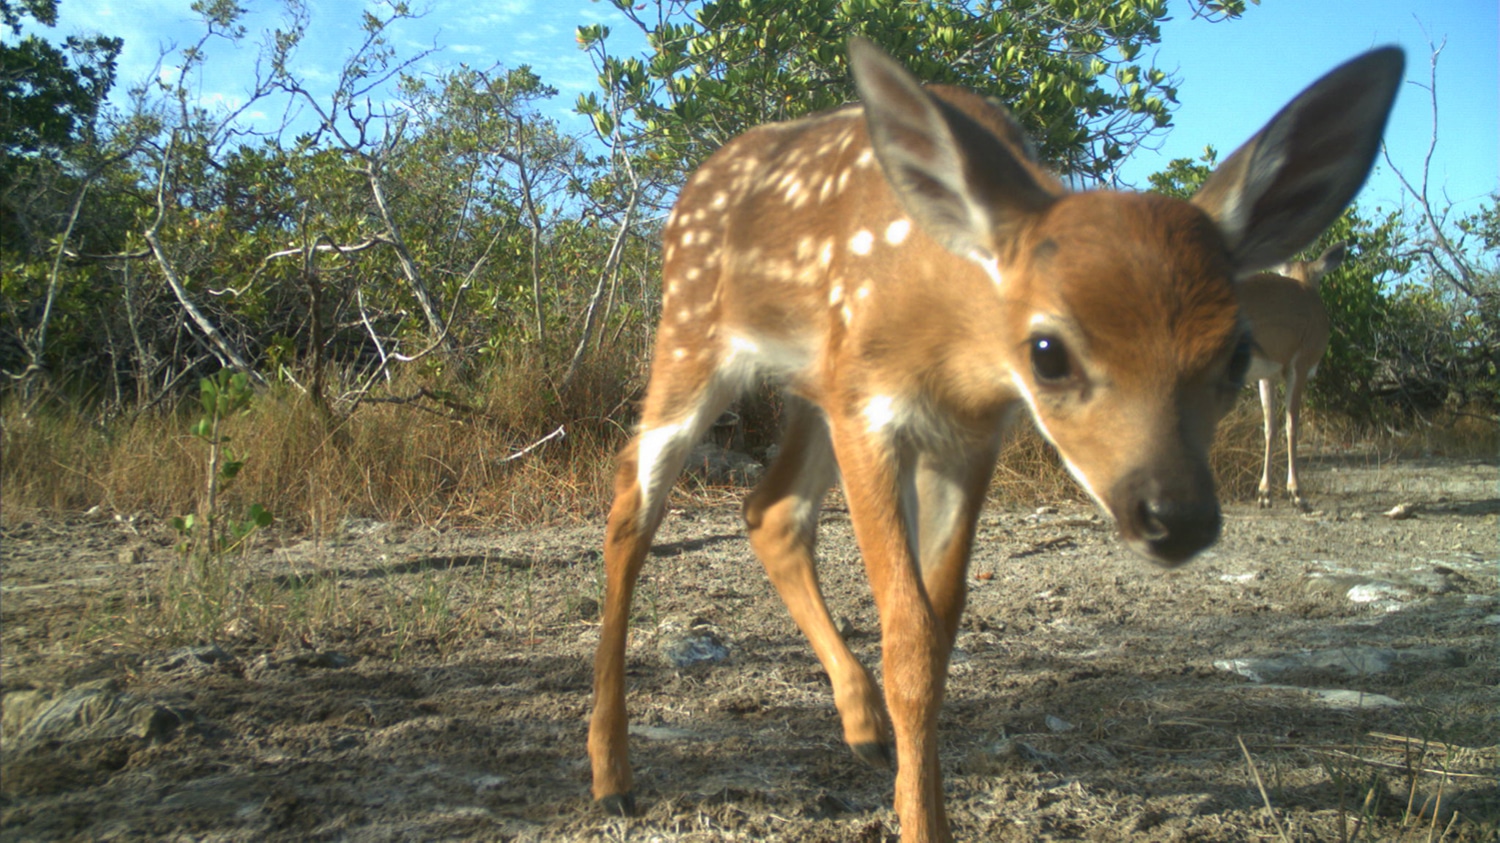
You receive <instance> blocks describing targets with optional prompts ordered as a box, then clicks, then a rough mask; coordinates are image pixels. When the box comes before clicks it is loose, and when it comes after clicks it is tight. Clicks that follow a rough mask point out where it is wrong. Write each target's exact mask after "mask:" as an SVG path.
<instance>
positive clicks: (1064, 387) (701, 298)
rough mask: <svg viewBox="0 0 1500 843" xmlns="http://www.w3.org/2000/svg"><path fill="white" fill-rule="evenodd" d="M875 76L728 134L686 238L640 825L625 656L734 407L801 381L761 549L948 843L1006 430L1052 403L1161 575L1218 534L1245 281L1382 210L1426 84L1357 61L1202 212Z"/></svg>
mask: <svg viewBox="0 0 1500 843" xmlns="http://www.w3.org/2000/svg"><path fill="white" fill-rule="evenodd" d="M849 59H850V65H851V68H852V71H853V75H854V80H855V83H856V87H857V89H858V91H859V94H860V98H861V100H862V105H854V106H849V107H846V108H843V109H840V110H837V111H833V112H830V113H825V114H822V115H819V116H814V117H809V118H806V119H802V120H797V121H794V122H790V123H782V124H774V125H767V126H762V127H760V128H757V129H753V130H751V131H749V132H746V133H745V134H743V135H741V136H740V137H738V138H736V139H734V140H732V141H730V142H729V143H727V144H725V146H724V147H723V148H721V149H720V150H719V151H718V152H716V153H715V154H714V155H713V156H711V157H710V158H709V159H708V161H707V162H706V163H704V164H703V166H702V167H700V168H699V169H698V171H697V172H696V173H695V174H694V175H693V176H692V178H691V179H689V180H688V182H687V183H686V185H684V187H683V189H682V191H681V194H680V196H679V198H678V201H677V204H676V206H675V208H674V210H673V212H672V214H671V216H670V217H669V219H668V220H667V223H666V226H665V228H664V230H663V233H662V238H663V253H664V255H663V256H664V266H663V285H664V292H663V297H662V320H661V325H660V329H659V332H658V335H657V340H656V347H655V356H654V359H653V362H652V368H651V376H650V381H649V384H648V387H647V391H646V397H645V401H644V405H643V407H642V414H641V420H640V428H639V431H638V432H637V433H636V435H635V436H634V437H633V438H632V439H631V440H630V442H629V444H627V445H626V446H625V448H624V450H623V451H622V453H621V454H620V458H619V467H618V471H617V473H616V476H615V499H614V505H613V507H612V509H611V510H610V513H609V520H608V524H607V528H606V537H605V547H604V557H605V568H606V592H605V605H604V608H603V612H602V626H601V630H600V640H599V647H598V652H597V655H596V658H595V664H594V669H595V679H594V710H593V716H592V720H591V723H590V728H589V742H588V744H589V755H590V758H591V761H592V764H593V793H594V797H595V798H596V799H597V800H599V801H600V802H601V803H602V804H603V805H604V807H605V808H606V809H608V810H611V811H616V812H624V813H628V812H631V811H633V810H634V786H633V783H632V779H631V771H630V764H629V761H628V758H627V747H626V709H625V640H626V633H627V627H628V624H629V618H630V603H631V596H632V593H633V591H634V587H635V583H636V578H637V576H638V574H639V573H640V570H641V566H642V563H643V562H644V561H645V559H646V556H647V550H648V548H649V546H650V543H651V539H652V535H653V534H654V532H655V530H656V528H657V526H658V524H659V523H660V521H661V518H662V513H663V510H664V507H665V502H666V499H667V494H668V491H669V490H670V488H671V486H672V484H673V482H674V481H675V478H676V477H677V474H678V472H679V470H680V469H681V466H682V464H683V460H684V457H685V455H686V454H687V453H688V451H689V449H690V448H691V447H692V446H693V444H694V443H695V442H696V441H697V440H698V438H699V437H700V435H701V434H702V433H703V431H704V430H705V429H706V428H707V427H708V425H710V424H711V423H712V422H713V420H714V419H715V417H716V416H718V414H719V413H720V411H721V410H723V409H724V407H725V406H726V405H728V403H729V402H730V401H731V400H732V399H734V398H735V397H736V396H738V395H739V394H740V393H742V392H743V391H745V390H746V389H748V388H749V387H750V386H752V385H753V384H754V383H756V382H757V379H758V378H759V377H760V376H762V375H773V376H776V377H778V378H780V380H781V381H782V382H783V383H784V384H785V385H786V387H787V390H788V392H789V393H790V394H791V395H793V396H795V400H794V401H793V402H792V404H793V409H792V410H791V411H790V413H789V416H790V418H789V419H788V420H787V424H786V431H785V433H784V438H783V444H782V447H781V450H780V453H779V455H778V457H777V459H776V460H775V461H774V463H773V464H772V465H771V467H770V468H769V470H768V471H767V473H766V475H765V476H764V477H763V478H762V481H761V483H760V484H759V485H758V486H757V487H756V489H755V490H754V491H753V492H752V493H751V494H750V495H749V496H748V498H747V500H746V501H745V505H744V516H745V522H746V524H747V525H748V530H749V538H750V544H751V546H752V548H753V549H754V551H755V554H756V555H757V556H758V557H759V559H760V561H761V563H762V564H763V565H764V566H765V569H766V572H767V573H768V574H769V576H770V579H771V581H772V583H773V584H774V585H775V588H776V590H777V591H778V592H779V594H780V596H781V598H782V600H783V601H784V602H785V604H786V607H787V609H788V610H789V612H790V614H791V616H792V619H793V620H794V621H795V622H796V624H797V626H798V627H800V628H801V630H802V632H803V633H804V634H805V635H806V637H807V639H808V641H809V642H810V643H811V644H812V648H813V651H814V653H815V654H816V655H817V657H818V659H819V660H820V661H821V662H822V664H823V667H824V668H825V669H826V671H827V673H828V676H829V679H830V680H831V683H832V686H833V699H834V704H835V706H836V707H837V709H838V713H839V716H840V718H841V720H842V723H843V731H844V738H845V740H846V741H847V742H848V744H849V746H850V747H851V748H852V749H853V751H854V753H855V754H856V755H857V756H859V757H860V758H863V759H865V760H866V761H870V762H873V763H876V764H885V765H889V764H894V766H895V767H896V771H897V772H896V784H895V809H896V813H897V814H898V816H899V818H900V823H901V833H902V836H903V837H904V838H905V839H906V840H909V841H927V840H946V839H948V838H949V837H950V832H949V826H948V821H947V817H946V814H945V813H944V810H943V795H942V778H941V774H940V771H939V768H938V739H937V721H938V711H939V708H940V707H941V705H942V701H943V688H944V681H945V678H946V675H947V668H948V658H949V654H950V651H951V648H952V645H953V640H954V635H955V632H956V630H957V628H958V623H959V615H960V612H961V611H962V609H963V605H964V600H965V596H966V591H965V589H966V585H965V582H966V570H967V566H968V559H969V551H970V547H971V545H972V543H973V540H974V533H975V523H976V519H977V517H978V514H979V510H980V506H981V504H982V502H983V500H984V496H985V492H986V488H987V486H988V484H989V482H990V477H991V473H992V471H993V469H994V466H995V460H996V455H997V453H998V451H999V448H1000V442H1001V436H1002V432H1003V431H1004V429H1005V427H1006V425H1007V422H1009V421H1010V420H1012V419H1013V418H1014V417H1018V416H1021V415H1027V416H1030V418H1031V419H1032V421H1033V422H1034V423H1035V424H1036V425H1037V427H1038V428H1039V429H1040V430H1041V431H1042V432H1043V433H1044V434H1045V435H1046V437H1047V438H1048V439H1049V440H1051V442H1052V443H1053V444H1054V445H1056V447H1057V449H1058V451H1059V453H1060V454H1061V455H1062V457H1063V459H1064V460H1065V461H1066V464H1067V466H1068V468H1069V469H1070V470H1071V472H1072V474H1073V475H1074V476H1075V477H1076V478H1077V479H1078V481H1079V483H1081V484H1082V486H1083V487H1084V488H1085V489H1086V490H1087V491H1088V493H1089V494H1090V495H1091V496H1092V497H1093V498H1094V499H1095V500H1096V501H1097V502H1098V504H1099V506H1100V507H1101V508H1102V509H1103V510H1104V511H1105V512H1107V513H1108V514H1109V515H1110V516H1111V517H1112V518H1113V520H1114V522H1115V524H1116V525H1117V527H1118V530H1119V533H1120V535H1121V536H1122V538H1123V539H1124V541H1125V542H1126V543H1127V544H1128V545H1129V546H1130V547H1131V548H1133V549H1135V550H1136V551H1138V552H1139V553H1140V554H1141V555H1142V556H1144V557H1146V558H1147V559H1150V560H1152V561H1154V562H1156V563H1158V564H1161V565H1166V566H1172V565H1178V564H1180V563H1183V562H1185V561H1187V560H1188V559H1189V558H1191V557H1192V556H1193V555H1194V554H1196V553H1197V552H1199V551H1201V550H1202V549H1204V548H1205V547H1207V546H1208V545H1209V544H1211V543H1212V542H1213V541H1214V540H1215V539H1216V538H1217V536H1218V534H1219V529H1220V512H1219V506H1218V502H1217V498H1216V496H1215V490H1214V480H1213V477H1212V475H1211V474H1210V471H1209V467H1208V448H1209V444H1210V440H1211V439H1212V437H1213V432H1214V428H1215V425H1216V423H1217V421H1218V419H1219V418H1220V416H1221V415H1222V414H1223V413H1224V412H1225V410H1226V409H1227V408H1228V407H1229V406H1230V404H1231V403H1232V402H1233V400H1234V398H1235V396H1236V394H1237V393H1238V392H1239V390H1240V389H1241V388H1242V385H1243V379H1244V376H1245V372H1246V368H1247V367H1248V365H1249V363H1250V348H1251V347H1250V343H1249V339H1248V334H1247V331H1246V328H1245V324H1244V322H1243V320H1242V319H1241V317H1240V313H1239V305H1238V303H1237V301H1236V297H1235V283H1236V279H1239V278H1243V277H1246V276H1248V275H1250V274H1252V273H1254V272H1256V271H1258V270H1261V269H1264V268H1266V267H1269V266H1272V265H1274V264H1277V263H1279V262H1281V261H1284V260H1286V259H1287V258H1289V257H1290V256H1292V255H1293V254H1295V253H1296V252H1297V251H1298V250H1299V249H1301V248H1303V247H1305V246H1306V244H1307V243H1309V242H1310V241H1311V240H1312V239H1313V238H1314V237H1315V236H1316V235H1317V234H1318V233H1319V232H1320V231H1322V230H1323V228H1324V227H1325V226H1326V225H1328V224H1329V222H1331V221H1332V220H1333V219H1334V218H1335V217H1336V216H1337V215H1338V214H1339V213H1340V212H1341V211H1342V209H1343V208H1344V206H1345V205H1346V204H1347V203H1348V202H1349V201H1350V200H1351V199H1352V198H1353V196H1354V194H1355V192H1356V191H1357V190H1358V189H1359V187H1360V186H1361V184H1362V183H1363V182H1364V179H1365V177H1366V175H1367V174H1368V172H1369V169H1370V165H1371V162H1372V160H1373V158H1374V155H1375V151H1376V149H1377V147H1378V145H1379V142H1380V136H1381V132H1382V129H1383V127H1384V124H1385V121H1386V116H1387V114H1388V112H1389V109H1390V106H1391V102H1392V99H1393V97H1394V94H1395V90H1396V86H1397V84H1398V82H1399V81H1400V78H1401V73H1402V56H1401V53H1400V51H1399V50H1396V49H1391V48H1388V49H1382V50H1376V51H1374V52H1371V53H1368V54H1366V55H1364V56H1361V57H1359V58H1356V59H1355V60H1353V61H1351V62H1350V63H1348V64H1346V65H1344V66H1342V67H1340V68H1338V69H1336V70H1334V71H1333V72H1332V73H1330V74H1329V75H1328V76H1326V77H1324V78H1323V79H1321V80H1319V81H1318V82H1316V83H1314V84H1313V86H1312V87H1311V88H1309V89H1308V90H1306V91H1305V92H1303V93H1302V94H1301V95H1299V96H1298V97H1297V98H1296V99H1294V100H1293V101H1292V102H1291V103H1290V104H1289V105H1287V106H1286V107H1285V108H1284V109H1282V111H1281V112H1280V113H1279V114H1277V115H1276V116H1275V118H1273V119H1272V120H1271V122H1270V123H1269V124H1268V125H1267V126H1266V127H1265V128H1264V129H1263V130H1261V132H1260V133H1259V134H1257V135H1256V136H1255V137H1253V138H1251V139H1250V141H1249V142H1247V143H1246V144H1245V145H1244V146H1243V147H1242V148H1240V149H1239V150H1238V151H1237V152H1235V154H1234V155H1232V156H1230V157H1229V158H1228V159H1227V160H1226V161H1225V162H1224V163H1223V165H1222V166H1221V167H1219V168H1218V170H1217V171H1216V172H1215V173H1214V174H1213V176H1212V177H1211V179H1210V180H1209V181H1208V182H1207V183H1206V184H1205V186H1204V188H1203V189H1202V191H1201V192H1200V193H1199V194H1198V195H1197V196H1196V197H1195V198H1194V199H1193V200H1192V201H1191V202H1184V201H1181V200H1176V199H1171V198H1166V197H1162V196H1156V195H1147V194H1134V193H1118V192H1105V191H1101V192H1085V193H1069V192H1067V191H1066V190H1064V189H1063V187H1062V186H1061V185H1060V184H1059V183H1058V182H1057V181H1056V180H1055V179H1054V178H1053V177H1052V176H1050V175H1048V173H1047V172H1046V171H1045V170H1044V169H1043V168H1042V167H1041V166H1040V165H1039V164H1038V163H1037V162H1036V160H1035V159H1034V157H1033V155H1032V153H1031V149H1030V144H1029V143H1028V141H1027V139H1026V138H1025V137H1024V135H1023V133H1022V131H1021V130H1020V128H1019V127H1018V126H1017V124H1016V123H1015V122H1014V121H1013V120H1012V118H1011V117H1010V116H1009V114H1008V113H1007V112H1006V111H1005V110H1004V109H1002V108H1000V107H999V106H998V105H995V104H993V103H991V102H990V101H989V100H986V99H985V98H983V97H981V96H978V95H976V94H973V93H970V92H967V91H964V90H960V89H956V88H951V87H923V86H922V85H920V84H919V83H918V82H917V81H916V80H915V79H914V78H913V77H912V76H911V75H910V74H909V73H907V71H906V70H905V69H904V68H903V67H901V66H900V65H899V64H897V63H896V62H895V61H894V60H892V59H891V58H890V57H888V56H886V55H885V54H884V53H882V52H881V51H880V50H879V49H878V48H876V47H874V46H873V45H872V44H870V43H869V42H866V41H864V40H860V39H855V40H854V41H852V43H851V44H850V45H849ZM840 481H841V482H842V484H843V489H844V493H845V497H846V499H847V501H848V507H849V517H850V520H851V522H852V525H853V528H854V532H855V536H856V539H857V541H858V544H859V548H860V552H861V555H862V557H863V559H864V563H865V568H866V573H867V575H868V578H869V582H870V586H871V589H872V592H873V594H874V598H875V602H876V606H877V608H878V610H879V614H880V632H881V646H882V651H881V658H882V662H883V664H884V668H885V670H884V675H885V681H884V695H883V697H882V693H881V691H880V689H879V688H878V687H877V685H876V683H875V681H874V680H873V678H872V676H871V674H870V673H869V672H868V671H867V670H866V669H865V667H864V666H863V665H861V664H860V663H859V662H858V661H857V660H856V659H855V657H854V655H853V654H852V653H851V652H850V650H849V648H848V646H846V645H845V643H844V641H843V640H842V639H841V638H840V637H839V634H838V632H837V630H836V629H835V626H834V623H833V621H832V619H831V618H830V617H829V612H828V608H827V606H826V605H825V603H824V600H823V596H822V594H821V592H820V590H819V585H818V573H817V564H816V562H815V559H814V545H815V532H816V528H817V524H818V511H819V506H820V503H821V501H822V499H823V496H824V493H825V492H826V491H828V489H829V488H830V487H831V486H832V485H833V484H834V483H835V482H840Z"/></svg>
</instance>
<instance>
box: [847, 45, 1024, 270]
mask: <svg viewBox="0 0 1500 843" xmlns="http://www.w3.org/2000/svg"><path fill="white" fill-rule="evenodd" d="M849 66H850V68H851V69H852V70H853V72H854V84H855V87H856V88H857V89H858V90H859V95H860V99H862V100H863V101H864V108H865V122H866V125H867V126H868V127H869V132H870V144H871V146H872V147H873V148H874V150H875V157H876V159H878V160H879V161H880V166H881V169H882V170H884V172H885V177H886V182H887V183H888V184H890V186H891V190H892V191H893V192H894V193H895V194H896V198H897V200H898V201H899V202H900V203H901V206H902V208H904V209H905V210H906V212H907V213H908V214H910V215H911V217H912V219H913V220H915V221H916V223H917V225H918V226H920V227H921V228H922V230H923V231H925V232H926V233H927V235H928V236H929V237H931V238H933V239H934V240H936V241H937V242H938V243H941V244H942V245H943V246H944V248H946V249H948V251H950V252H953V253H954V254H956V255H959V256H961V257H966V258H973V257H980V258H982V257H986V256H991V255H994V254H995V253H997V251H998V249H999V247H1000V245H1001V243H1000V242H998V241H1002V240H1004V239H1006V238H1007V237H1008V236H1009V234H1008V232H1009V231H1010V230H1013V229H1014V228H1015V227H1016V226H1017V224H1018V223H1019V222H1020V221H1021V220H1022V219H1024V218H1025V217H1026V216H1028V215H1030V214H1032V213H1036V212H1037V211H1040V210H1041V209H1043V208H1045V207H1046V206H1047V205H1048V204H1050V203H1051V201H1052V199H1053V196H1052V194H1051V193H1050V192H1048V191H1047V189H1046V188H1044V187H1043V186H1042V185H1041V184H1040V183H1039V182H1038V181H1037V179H1036V178H1034V177H1033V176H1032V174H1031V172H1030V171H1029V169H1028V167H1027V164H1026V163H1025V162H1024V160H1023V158H1022V157H1021V153H1020V151H1019V150H1015V149H1012V148H1011V147H1010V146H1009V145H1007V144H1006V143H1005V142H1003V141H1001V140H1000V138H998V137H997V136H996V135H995V134H994V133H993V132H991V131H990V130H989V129H987V128H985V127H983V126H981V125H980V124H979V123H978V122H976V121H975V120H974V119H973V118H971V117H969V116H968V115H967V114H965V113H964V112H963V111H960V110H959V109H958V108H956V107H954V106H953V105H951V104H949V103H947V102H944V101H943V100H941V99H938V98H937V97H934V96H933V95H932V94H930V93H928V92H927V91H925V90H923V88H922V86H921V84H919V83H918V82H917V80H916V79H915V78H914V77H913V76H912V75H911V74H910V73H908V72H907V71H906V68H904V67H902V66H901V65H900V64H899V63H897V62H896V61H895V60H894V59H892V58H891V57H890V56H888V55H886V54H885V53H884V52H882V51H881V50H880V48H879V47H876V46H875V45H874V44H872V43H870V42H869V41H866V40H865V39H863V38H858V37H856V38H852V39H850V41H849ZM997 116H1000V117H1002V119H1005V120H1009V117H1006V116H1003V115H1001V114H1000V113H999V112H998V110H997ZM1017 131H1019V130H1017Z"/></svg>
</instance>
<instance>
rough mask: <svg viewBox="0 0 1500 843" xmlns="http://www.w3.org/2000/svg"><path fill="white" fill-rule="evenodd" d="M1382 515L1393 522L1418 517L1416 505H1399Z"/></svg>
mask: <svg viewBox="0 0 1500 843" xmlns="http://www.w3.org/2000/svg"><path fill="white" fill-rule="evenodd" d="M1380 514H1381V515H1384V516H1385V517H1387V518H1389V519H1391V520H1392V521H1405V520H1406V519H1408V518H1415V517H1416V515H1417V505H1416V504H1414V503H1398V504H1396V505H1395V506H1393V507H1391V508H1390V509H1388V510H1386V511H1385V512H1382V513H1380Z"/></svg>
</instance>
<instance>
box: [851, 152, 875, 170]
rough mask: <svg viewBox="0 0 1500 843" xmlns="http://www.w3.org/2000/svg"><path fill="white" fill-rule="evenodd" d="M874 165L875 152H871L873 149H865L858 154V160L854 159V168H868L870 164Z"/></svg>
mask: <svg viewBox="0 0 1500 843" xmlns="http://www.w3.org/2000/svg"><path fill="white" fill-rule="evenodd" d="M874 163H875V150H873V149H866V150H864V151H863V152H861V153H860V154H859V157H858V158H856V159H854V166H856V167H860V168H865V167H868V166H870V165H871V164H874Z"/></svg>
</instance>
